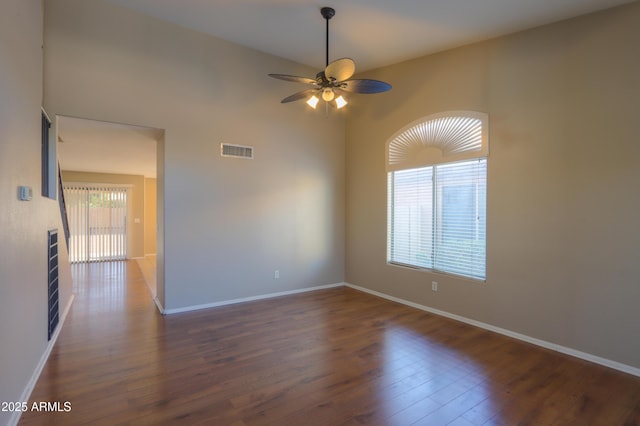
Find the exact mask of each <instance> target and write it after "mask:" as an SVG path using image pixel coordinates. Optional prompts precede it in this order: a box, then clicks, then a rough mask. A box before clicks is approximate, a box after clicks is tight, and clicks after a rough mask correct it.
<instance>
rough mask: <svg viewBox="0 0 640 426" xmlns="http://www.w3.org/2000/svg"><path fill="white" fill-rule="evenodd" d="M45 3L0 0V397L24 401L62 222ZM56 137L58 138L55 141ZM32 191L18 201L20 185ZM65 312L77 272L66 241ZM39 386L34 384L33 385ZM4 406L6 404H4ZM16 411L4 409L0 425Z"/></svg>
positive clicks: (43, 327)
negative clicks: (49, 134) (50, 190)
mask: <svg viewBox="0 0 640 426" xmlns="http://www.w3.org/2000/svg"><path fill="white" fill-rule="evenodd" d="M41 46H42V3H41V1H40V0H6V1H2V3H0V194H2V201H1V202H0V241H2V244H1V245H0V402H9V401H24V400H26V397H27V395H26V394H25V391H26V390H27V388H28V384H29V383H30V380H31V379H32V378H34V377H33V375H34V372H35V371H36V367H37V366H38V363H39V362H40V360H41V359H42V357H43V355H44V354H45V351H46V348H47V345H48V341H47V311H48V304H47V302H48V295H47V231H48V230H49V229H51V228H58V230H59V232H60V234H59V236H61V237H62V235H63V233H62V223H61V219H60V210H59V207H58V204H57V201H55V200H51V199H48V198H44V197H42V196H41V195H40V194H41V184H40V182H41V173H40V169H41V161H40V150H41V147H40V144H41V138H40V107H41V102H42V49H41ZM53 140H55V139H53ZM20 185H27V186H30V187H31V188H32V189H33V199H32V200H31V201H18V197H17V193H18V186H20ZM60 242H61V246H60V250H59V256H60V258H59V269H60V276H59V291H60V311H61V313H62V312H63V311H64V309H65V308H66V307H67V306H68V304H69V302H70V300H71V275H70V269H69V263H68V262H69V260H68V255H67V250H66V246H65V243H64V238H60ZM31 383H33V382H31ZM5 408H6V407H5ZM11 414H12V413H9V412H6V411H0V424H2V425H4V424H7V423H8V422H9V421H10V418H11Z"/></svg>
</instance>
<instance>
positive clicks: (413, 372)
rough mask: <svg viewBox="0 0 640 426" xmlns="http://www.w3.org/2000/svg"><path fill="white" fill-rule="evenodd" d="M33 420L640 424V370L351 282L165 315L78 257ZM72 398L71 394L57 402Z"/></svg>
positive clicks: (121, 265)
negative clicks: (578, 355)
mask: <svg viewBox="0 0 640 426" xmlns="http://www.w3.org/2000/svg"><path fill="white" fill-rule="evenodd" d="M74 278H75V293H76V300H75V302H74V305H73V307H72V309H71V312H70V313H69V316H68V318H67V320H66V323H65V324H64V327H63V329H62V332H61V334H60V337H59V339H58V342H57V343H56V345H55V347H54V349H53V351H52V353H51V356H50V358H49V361H48V362H47V365H46V366H45V368H44V370H43V372H42V375H41V377H40V379H39V381H38V383H37V385H36V388H35V389H34V391H33V394H32V395H31V401H30V403H29V404H30V405H31V404H32V403H33V402H34V401H35V402H40V401H50V402H60V403H61V404H62V403H64V402H65V401H68V402H70V403H71V411H69V412H37V411H29V412H26V413H24V414H23V416H22V418H21V421H20V424H23V425H32V424H36V425H56V424H60V425H81V424H91V425H100V424H104V425H139V424H140V425H169V424H179V425H187V424H188V425H192V424H204V425H305V426H307V425H361V424H375V425H402V426H405V425H429V426H432V425H445V424H446V425H457V426H461V425H517V424H522V425H525V424H528V425H555V424H557V425H607V426H609V425H638V424H640V378H638V377H634V376H631V375H627V374H624V373H621V372H618V371H615V370H611V369H608V368H605V367H602V366H599V365H594V364H591V363H588V362H586V361H582V360H579V359H575V358H571V357H569V356H565V355H562V354H558V353H555V352H552V351H549V350H545V349H541V348H538V347H535V346H532V345H529V344H526V343H523V342H520V341H517V340H513V339H510V338H508V337H504V336H501V335H498V334H494V333H491V332H488V331H485V330H482V329H479V328H476V327H472V326H470V325H466V324H463V323H460V322H456V321H452V320H449V319H445V318H441V317H438V316H436V315H433V314H429V313H426V312H423V311H420V310H416V309H413V308H410V307H407V306H403V305H400V304H396V303H393V302H390V301H387V300H384V299H380V298H377V297H374V296H371V295H368V294H364V293H361V292H358V291H356V290H352V289H348V288H339V289H331V290H323V291H316V292H311V293H305V294H300V295H294V296H287V297H281V298H275V299H269V300H264V301H257V302H250V303H244V304H239V305H231V306H225V307H220V308H213V309H206V310H201V311H195V312H190V313H183V314H174V315H169V316H165V317H163V316H162V315H159V314H158V313H157V311H156V309H155V306H154V304H153V302H152V300H151V297H150V295H149V291H148V289H147V287H146V285H145V284H144V281H143V278H142V274H141V273H140V270H139V269H138V266H137V264H136V263H135V262H114V263H96V264H91V265H84V266H74ZM62 408H64V406H62Z"/></svg>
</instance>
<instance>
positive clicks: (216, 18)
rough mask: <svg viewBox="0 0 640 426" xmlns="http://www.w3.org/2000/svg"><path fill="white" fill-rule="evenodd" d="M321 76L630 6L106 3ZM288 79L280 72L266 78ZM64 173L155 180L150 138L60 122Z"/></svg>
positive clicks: (553, 0) (300, 0) (498, 0)
mask: <svg viewBox="0 0 640 426" xmlns="http://www.w3.org/2000/svg"><path fill="white" fill-rule="evenodd" d="M107 1H109V2H111V3H113V4H117V5H121V6H124V7H127V8H130V9H134V10H137V11H139V12H142V13H144V14H147V15H150V16H154V17H156V18H160V19H163V20H166V21H169V22H173V23H176V24H178V25H182V26H184V27H188V28H192V29H195V30H198V31H201V32H205V33H208V34H211V35H214V36H216V37H219V38H222V39H226V40H228V41H232V42H235V43H238V44H241V45H244V46H248V47H251V48H254V49H257V50H260V51H263V52H266V53H270V54H273V55H276V56H280V57H283V58H286V59H290V60H293V61H296V62H299V63H301V64H305V65H309V66H312V67H314V68H316V69H318V70H320V69H322V68H324V61H325V22H324V18H322V16H321V15H320V8H321V7H323V6H330V7H334V8H335V9H336V16H335V17H334V18H333V19H331V21H330V58H329V60H334V59H337V58H340V57H350V58H353V59H354V60H355V61H356V65H357V71H360V72H361V71H366V70H369V69H373V68H377V67H381V66H385V65H389V64H393V63H397V62H401V61H404V60H407V59H412V58H416V57H420V56H424V55H427V54H430V53H434V52H438V51H442V50H446V49H450V48H453V47H457V46H462V45H465V44H469V43H473V42H477V41H481V40H486V39H489V38H492V37H496V36H499V35H504V34H508V33H512V32H516V31H521V30H524V29H528V28H533V27H536V26H540V25H544V24H548V23H552V22H556V21H560V20H564V19H568V18H572V17H575V16H578V15H583V14H586V13H590V12H594V11H597V10H601V9H606V8H609V7H613V6H617V5H620V4H624V3H631V2H633V1H634V0H395V1H390V0H342V1H341V2H339V3H336V2H334V3H326V2H325V1H323V0H107ZM273 72H277V73H283V74H286V73H287V70H286V69H279V70H273ZM58 130H59V134H60V136H61V137H62V139H63V140H64V142H63V143H58V149H59V153H60V160H61V165H62V168H63V169H65V170H78V171H95V172H105V173H124V174H143V175H145V176H149V177H151V176H155V175H156V171H155V165H156V160H155V152H156V140H157V139H158V138H159V137H161V135H160V133H159V131H158V130H156V129H145V128H141V127H135V126H124V125H120V124H113V123H104V122H96V121H89V120H81V119H77V118H69V117H61V118H60V119H59V128H58Z"/></svg>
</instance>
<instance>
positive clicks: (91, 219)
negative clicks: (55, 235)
mask: <svg viewBox="0 0 640 426" xmlns="http://www.w3.org/2000/svg"><path fill="white" fill-rule="evenodd" d="M64 196H65V200H66V202H67V214H68V217H69V228H70V231H71V232H70V233H71V235H70V238H69V260H70V261H71V262H91V261H107V260H124V259H126V257H127V188H123V187H115V188H108V187H97V186H96V187H92V186H85V185H65V187H64Z"/></svg>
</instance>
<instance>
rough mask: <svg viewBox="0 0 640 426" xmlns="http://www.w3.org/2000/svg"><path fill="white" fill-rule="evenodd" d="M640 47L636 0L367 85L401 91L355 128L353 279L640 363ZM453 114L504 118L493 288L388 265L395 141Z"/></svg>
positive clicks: (364, 114) (490, 245) (355, 115)
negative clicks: (422, 122)
mask: <svg viewBox="0 0 640 426" xmlns="http://www.w3.org/2000/svg"><path fill="white" fill-rule="evenodd" d="M639 40H640V4H639V3H637V2H636V3H633V4H631V5H629V6H624V7H621V8H617V9H613V10H609V11H605V12H601V13H597V14H593V15H588V16H584V17H581V18H577V19H573V20H570V21H567V22H562V23H559V24H555V25H550V26H546V27H543V28H539V29H535V30H531V31H526V32H522V33H519V34H515V35H511V36H508V37H503V38H499V39H496V40H492V41H489V42H485V43H480V44H475V45H472V46H468V47H464V48H460V49H455V50H451V51H448V52H444V53H440V54H436V55H431V56H427V57H424V58H420V59H416V60H413V61H409V62H405V63H401V64H398V65H395V66H391V67H387V68H383V69H380V70H377V71H376V72H372V73H370V74H368V76H370V77H372V78H379V79H381V80H385V81H389V82H391V83H392V84H393V86H394V88H393V90H392V91H391V92H389V93H387V94H384V95H380V96H376V97H371V98H367V99H366V104H365V103H364V102H362V104H361V105H358V107H357V108H352V109H351V111H350V112H351V115H350V117H349V119H348V122H347V141H348V144H347V240H346V241H347V255H346V256H347V257H346V259H347V261H346V280H347V282H349V283H352V284H355V285H359V286H363V287H366V288H369V289H372V290H375V291H379V292H383V293H386V294H389V295H392V296H395V297H399V298H403V299H406V300H409V301H412V302H414V303H419V304H422V305H426V306H429V307H432V308H436V309H440V310H443V311H446V312H449V313H452V314H457V315H461V316H463V317H467V318H469V319H473V320H477V321H481V322H484V323H488V324H491V325H494V326H497V327H502V328H504V329H507V330H511V331H515V332H518V333H522V334H524V335H527V336H530V337H534V338H538V339H542V340H545V341H548V342H552V343H556V344H560V345H564V346H566V347H569V348H573V349H576V350H580V351H584V352H587V353H590V354H593V355H597V356H600V357H604V358H606V359H610V360H613V361H617V362H620V363H624V364H626V365H629V366H633V367H636V368H638V367H640V327H638V324H640V309H638V301H639V300H640V285H639V283H640V281H639V280H640V262H639V261H638V260H639V259H640V243H639V242H640V226H639V225H638V211H639V210H640V190H639V189H638V188H640V167H638V162H639V160H640V143H639V141H640V131H639V130H638V126H637V118H638V111H639V109H640V105H639V103H638V102H639V101H638V100H639V99H640V55H638V41H639ZM447 110H477V111H482V112H486V113H488V114H489V116H490V156H489V161H488V206H487V212H488V213H487V215H488V221H487V281H486V283H481V282H474V281H470V280H465V279H458V278H454V277H451V276H446V275H439V274H434V273H429V272H418V271H414V270H410V269H402V268H398V267H393V266H389V265H387V264H386V200H387V198H386V197H387V193H386V174H385V142H386V141H387V139H388V138H389V137H390V136H392V134H393V133H394V132H396V131H397V130H399V129H400V128H402V127H403V126H405V125H406V124H408V123H410V122H412V121H413V120H416V119H418V118H420V117H423V116H426V115H429V114H432V113H435V112H440V111H447ZM432 280H435V281H438V282H439V283H440V286H439V291H438V292H437V293H436V292H432V291H431V286H430V283H431V281H432Z"/></svg>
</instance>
